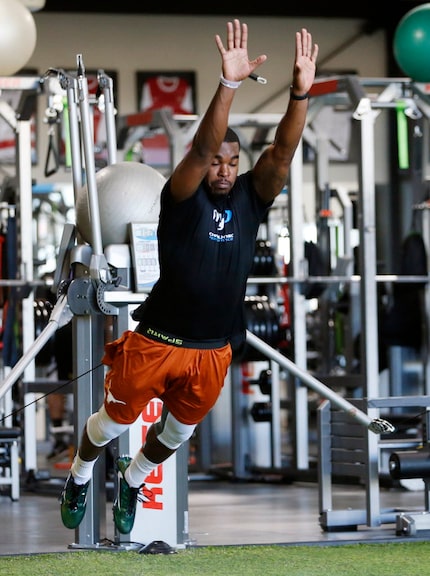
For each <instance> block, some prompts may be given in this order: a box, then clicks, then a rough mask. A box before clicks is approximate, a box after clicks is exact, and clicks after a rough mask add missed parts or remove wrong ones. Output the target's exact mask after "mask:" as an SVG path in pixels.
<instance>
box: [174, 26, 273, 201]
mask: <svg viewBox="0 0 430 576" xmlns="http://www.w3.org/2000/svg"><path fill="white" fill-rule="evenodd" d="M215 42H216V45H217V47H218V51H219V53H220V55H221V58H222V75H221V78H220V82H219V84H218V87H217V90H216V92H215V94H214V96H213V98H212V100H211V102H210V104H209V107H208V109H207V110H206V112H205V114H204V116H203V118H202V120H201V122H200V124H199V127H198V130H197V132H196V134H195V136H194V139H193V142H192V145H191V148H190V150H189V151H188V152H187V154H186V155H185V157H184V158H183V159H182V161H181V162H180V163H179V164H178V166H177V167H176V168H175V170H174V171H173V173H172V180H171V191H172V195H173V196H174V197H175V198H176V199H177V200H184V199H185V198H188V197H189V196H191V195H192V194H193V193H194V192H195V191H196V189H197V187H198V186H199V184H200V182H201V181H202V180H203V178H204V176H205V175H206V173H207V171H208V169H209V167H210V165H211V162H212V161H213V157H214V156H215V154H216V153H217V152H218V151H219V148H220V146H221V144H222V141H223V138H224V136H225V133H226V130H227V127H228V118H229V113H230V109H231V105H232V102H233V98H234V94H235V91H236V87H237V85H238V84H237V83H240V82H241V81H242V80H244V79H245V78H247V77H248V76H249V75H250V74H251V73H252V72H253V71H254V70H255V69H256V68H257V67H258V66H260V64H262V63H263V62H265V60H266V58H267V57H266V55H264V54H263V55H260V56H258V57H257V58H255V59H254V60H251V61H250V60H249V58H248V26H247V25H246V24H243V23H241V22H240V21H239V20H234V21H233V22H228V23H227V41H226V46H224V44H223V42H222V40H221V38H220V36H219V35H218V34H217V35H216V36H215Z"/></svg>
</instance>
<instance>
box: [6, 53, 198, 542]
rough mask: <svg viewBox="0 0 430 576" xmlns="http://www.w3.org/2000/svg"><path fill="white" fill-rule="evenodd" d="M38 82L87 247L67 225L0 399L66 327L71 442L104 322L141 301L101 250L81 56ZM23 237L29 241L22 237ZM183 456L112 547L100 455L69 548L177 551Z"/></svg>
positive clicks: (87, 399) (100, 378)
mask: <svg viewBox="0 0 430 576" xmlns="http://www.w3.org/2000/svg"><path fill="white" fill-rule="evenodd" d="M99 82H100V87H101V91H102V94H103V95H104V111H105V119H106V132H107V144H108V162H109V165H113V166H114V165H115V164H116V152H117V147H116V132H115V122H114V108H113V92H112V80H111V79H110V78H109V77H106V75H105V74H104V72H103V71H100V72H99ZM41 83H42V84H43V85H44V86H45V87H46V85H48V84H49V85H51V84H52V85H51V86H50V88H49V91H50V93H55V92H56V91H57V90H58V85H59V87H60V89H61V91H62V93H63V94H64V93H65V94H66V96H67V102H68V107H67V110H68V125H69V128H70V146H71V158H72V175H73V187H74V191H75V200H76V199H77V197H78V193H79V191H82V190H83V188H85V189H86V192H87V195H88V210H89V216H90V218H89V220H90V227H91V238H92V242H91V245H90V244H89V243H84V242H82V239H81V238H80V234H79V233H78V232H77V231H76V230H75V227H74V226H73V225H71V224H66V225H65V227H64V231H63V237H62V240H61V245H60V249H59V256H58V264H57V269H56V275H55V278H54V289H55V290H56V291H57V303H56V305H55V306H54V308H53V310H52V313H51V316H50V318H49V321H48V323H47V326H46V327H45V328H44V329H43V330H42V332H41V333H40V334H39V336H38V337H37V339H36V340H34V341H33V342H32V344H31V345H30V346H28V347H27V349H26V352H25V354H24V355H23V357H22V358H20V359H19V361H18V362H17V363H16V364H15V366H14V367H13V368H12V370H11V371H10V373H9V374H8V376H7V377H6V378H5V380H4V381H3V382H2V383H1V384H0V397H3V395H5V394H6V393H7V392H8V391H9V390H10V389H11V387H12V385H13V384H14V383H15V382H16V380H17V379H18V377H19V376H20V375H21V373H22V372H23V371H24V370H25V369H26V367H27V366H28V364H29V363H30V362H31V361H32V360H33V359H34V357H35V356H36V355H37V354H38V353H39V352H40V350H41V349H42V348H43V346H44V345H45V344H46V343H47V341H48V340H49V339H50V338H51V336H52V335H53V334H54V333H55V331H56V330H57V328H59V327H61V326H64V325H65V324H67V323H69V322H72V325H73V358H74V374H75V375H76V377H75V379H74V417H75V418H74V430H75V437H76V438H75V443H76V445H77V443H78V440H79V438H78V434H80V432H81V430H82V429H83V427H84V425H85V423H86V420H87V418H88V417H89V416H90V414H91V413H93V412H94V411H96V410H97V409H98V408H99V407H100V405H101V403H102V401H103V382H104V367H103V365H102V364H100V359H101V357H102V355H103V352H104V344H105V341H104V335H105V328H106V320H107V319H110V321H111V324H112V327H113V329H112V338H113V339H114V338H116V337H117V336H119V335H120V334H121V333H122V332H123V331H124V330H125V329H128V328H129V327H130V319H129V313H130V308H131V307H132V306H135V305H138V304H139V303H140V302H141V301H142V300H144V298H145V295H144V294H133V293H132V292H131V285H130V284H129V283H127V284H126V285H123V284H122V276H121V274H122V275H124V277H125V279H126V281H128V280H129V275H128V273H127V272H128V271H127V267H129V266H130V262H127V258H125V259H124V257H123V253H124V251H123V250H121V249H119V251H117V252H116V251H115V247H105V246H104V245H103V239H102V230H101V225H100V209H99V208H100V207H99V198H98V194H97V178H96V170H95V166H94V144H93V137H92V126H91V109H90V98H89V94H88V84H87V79H86V75H85V67H84V64H83V59H82V55H78V56H77V71H76V74H72V73H66V72H65V71H64V70H57V69H49V70H48V71H47V73H46V74H45V76H44V77H43V79H42V80H41ZM83 162H84V164H83ZM151 170H152V169H151ZM84 174H85V177H84ZM28 205H29V206H31V202H28ZM27 237H29V238H31V236H29V235H27ZM108 248H109V250H108ZM105 251H106V254H107V253H108V256H107V255H106V254H105ZM108 258H109V261H108ZM118 262H119V264H118ZM160 410H161V407H160V406H159V405H158V403H156V402H154V403H151V405H150V406H149V407H148V410H147V413H145V414H142V419H141V421H139V422H136V423H135V425H133V426H132V427H130V430H129V432H128V434H123V435H122V436H121V437H120V438H119V439H118V440H117V441H116V442H113V443H112V445H113V451H114V453H115V454H116V455H119V454H123V453H130V451H132V450H134V451H137V449H138V446H140V444H141V439H142V434H143V432H144V429H145V428H147V427H149V425H150V424H151V423H152V422H153V421H154V419H155V418H157V417H158V415H159V413H160ZM25 424H26V429H28V430H29V433H31V428H30V425H31V423H30V422H27V421H26V423H25ZM186 457H187V455H186V450H185V447H182V448H181V449H180V450H178V452H177V453H176V454H175V456H174V457H172V458H171V459H170V460H169V462H168V463H165V465H164V464H163V467H161V466H160V467H159V470H158V475H156V474H154V479H153V483H154V486H152V485H150V487H151V488H153V490H152V491H153V493H154V495H155V496H154V499H153V500H152V501H151V502H150V503H148V504H144V506H145V513H144V517H145V518H144V521H140V519H141V514H142V510H140V507H138V510H137V513H136V522H135V526H134V528H133V530H132V532H131V533H130V534H129V535H127V539H126V538H125V537H124V536H123V535H120V534H119V533H117V531H116V532H115V541H114V542H111V541H107V540H106V539H102V538H101V532H102V530H103V528H104V527H105V521H106V519H105V511H106V478H105V474H104V473H103V472H102V470H104V458H103V457H101V458H100V459H99V462H98V464H97V466H96V467H95V470H94V474H93V479H92V482H91V485H90V488H89V491H88V498H87V512H86V514H85V517H84V519H83V521H82V523H81V524H80V526H79V527H78V528H76V530H75V542H74V543H72V544H71V545H70V547H73V548H83V549H88V548H90V549H91V548H94V549H103V548H107V549H118V550H126V549H128V548H130V547H133V546H138V547H139V548H140V549H141V548H142V546H143V544H147V545H148V542H149V543H151V540H154V538H155V539H156V540H154V541H165V542H166V543H167V546H170V547H171V548H175V547H183V546H185V544H186V542H187V538H188V534H187V527H188V511H187V505H188V502H187V476H186ZM162 468H163V469H162ZM163 472H164V473H163ZM143 522H144V523H143ZM130 542H131V544H130Z"/></svg>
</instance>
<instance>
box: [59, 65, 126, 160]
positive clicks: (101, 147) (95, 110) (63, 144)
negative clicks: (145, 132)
mask: <svg viewBox="0 0 430 576" xmlns="http://www.w3.org/2000/svg"><path fill="white" fill-rule="evenodd" d="M66 72H67V73H70V74H71V75H75V74H76V71H75V70H66ZM99 72H100V69H87V70H85V77H86V78H87V83H88V93H89V96H90V102H91V106H92V108H91V111H92V116H93V127H94V156H95V164H96V168H97V169H100V168H102V167H103V166H105V165H106V164H107V146H106V143H107V135H106V122H105V116H104V111H103V109H102V106H99V105H98V99H99V97H100V94H101V92H102V90H101V89H100V86H99V77H98V76H99ZM103 72H104V74H105V75H106V76H108V77H109V78H112V84H113V98H114V106H115V108H118V72H117V71H115V70H105V69H103ZM65 113H67V107H65V108H64V110H63V115H64V114H65ZM68 126H69V123H68V121H67V119H65V118H64V116H63V118H62V121H61V130H60V131H59V154H58V155H59V161H60V164H62V165H64V166H68V164H69V163H70V154H69V152H68V148H67V146H68V145H70V136H69V134H68V133H67V130H68Z"/></svg>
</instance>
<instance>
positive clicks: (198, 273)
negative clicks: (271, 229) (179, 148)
mask: <svg viewBox="0 0 430 576" xmlns="http://www.w3.org/2000/svg"><path fill="white" fill-rule="evenodd" d="M169 190H170V180H168V181H167V182H166V184H165V186H164V188H163V190H162V193H161V209H160V219H159V225H158V244H159V261H160V278H159V280H158V281H157V282H156V284H155V285H154V287H153V288H152V290H151V293H150V294H149V296H148V298H147V299H146V300H145V302H144V303H143V304H142V305H141V306H139V308H137V309H136V310H135V312H134V313H133V319H134V320H136V321H140V322H142V323H143V324H146V325H148V326H151V327H153V328H157V329H159V330H164V331H166V332H168V333H169V334H174V335H175V336H178V337H182V338H184V339H189V340H216V339H220V338H227V339H229V340H230V341H232V343H233V344H234V345H236V344H239V343H240V341H241V340H242V339H243V338H244V333H245V321H244V310H243V301H244V297H245V292H246V283H247V278H248V275H249V273H250V270H251V268H252V265H253V259H254V251H255V243H256V238H257V233H258V229H259V225H260V223H261V222H262V221H263V219H264V217H265V215H266V212H267V210H268V208H269V207H270V205H271V203H269V204H264V203H263V202H262V201H261V200H260V199H259V197H258V196H257V193H256V192H255V189H254V186H253V183H252V174H251V172H250V171H249V172H246V173H245V174H242V175H240V176H239V177H238V178H237V180H236V182H235V184H234V187H233V189H232V191H231V192H230V194H229V195H228V196H225V197H224V196H223V197H214V196H213V195H211V194H210V193H209V192H208V189H207V188H206V186H205V185H204V184H201V185H200V186H199V188H198V190H197V192H196V193H195V194H194V195H193V196H192V197H191V198H188V199H187V200H184V201H183V202H179V203H177V202H174V201H173V200H172V198H171V196H170V191H169Z"/></svg>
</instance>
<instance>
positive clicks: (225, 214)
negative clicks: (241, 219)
mask: <svg viewBox="0 0 430 576" xmlns="http://www.w3.org/2000/svg"><path fill="white" fill-rule="evenodd" d="M231 219H232V211H231V210H223V211H222V212H219V211H218V210H216V209H214V211H213V220H214V222H215V225H216V232H209V239H210V240H214V241H215V242H232V241H233V233H230V234H225V233H224V234H218V232H222V231H224V230H225V225H226V224H227V222H230V220H231Z"/></svg>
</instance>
